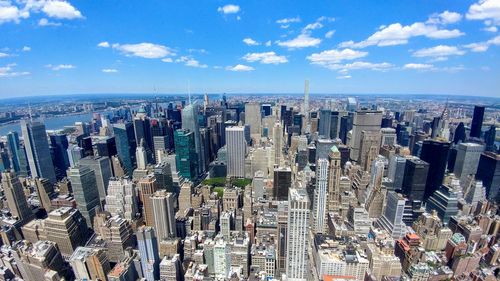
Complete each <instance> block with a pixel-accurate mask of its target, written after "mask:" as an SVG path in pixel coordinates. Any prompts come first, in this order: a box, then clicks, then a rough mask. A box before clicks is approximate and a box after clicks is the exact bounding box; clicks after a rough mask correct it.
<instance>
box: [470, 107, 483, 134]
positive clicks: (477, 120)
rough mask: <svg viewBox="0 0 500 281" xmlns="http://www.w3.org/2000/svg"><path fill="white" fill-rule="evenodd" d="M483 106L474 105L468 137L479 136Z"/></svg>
mask: <svg viewBox="0 0 500 281" xmlns="http://www.w3.org/2000/svg"><path fill="white" fill-rule="evenodd" d="M483 118H484V106H477V105H476V106H474V115H473V116H472V123H471V125H470V137H471V138H480V137H481V127H482V126H483Z"/></svg>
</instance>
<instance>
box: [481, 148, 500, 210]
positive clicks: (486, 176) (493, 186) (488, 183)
mask: <svg viewBox="0 0 500 281" xmlns="http://www.w3.org/2000/svg"><path fill="white" fill-rule="evenodd" d="M476 179H477V180H481V181H483V186H484V187H485V188H486V196H487V197H488V199H490V200H494V201H495V202H497V203H500V155H499V154H496V153H494V152H484V153H483V154H481V157H480V158H479V165H478V166H477V173H476Z"/></svg>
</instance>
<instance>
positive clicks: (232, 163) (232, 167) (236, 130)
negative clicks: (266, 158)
mask: <svg viewBox="0 0 500 281" xmlns="http://www.w3.org/2000/svg"><path fill="white" fill-rule="evenodd" d="M246 146H247V144H246V141H245V132H244V127H243V126H237V127H229V128H226V148H227V175H228V177H235V178H243V177H245V154H246Z"/></svg>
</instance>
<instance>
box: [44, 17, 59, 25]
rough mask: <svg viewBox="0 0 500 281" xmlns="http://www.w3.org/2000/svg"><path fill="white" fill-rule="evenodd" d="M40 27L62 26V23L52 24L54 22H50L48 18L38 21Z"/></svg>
mask: <svg viewBox="0 0 500 281" xmlns="http://www.w3.org/2000/svg"><path fill="white" fill-rule="evenodd" d="M38 25H39V26H60V25H61V23H59V22H52V21H49V20H48V19H46V18H41V19H40V20H39V21H38Z"/></svg>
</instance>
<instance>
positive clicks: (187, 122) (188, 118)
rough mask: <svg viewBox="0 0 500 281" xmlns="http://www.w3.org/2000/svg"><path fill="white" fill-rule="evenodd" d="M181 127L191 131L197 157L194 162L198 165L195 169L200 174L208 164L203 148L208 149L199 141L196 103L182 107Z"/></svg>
mask: <svg viewBox="0 0 500 281" xmlns="http://www.w3.org/2000/svg"><path fill="white" fill-rule="evenodd" d="M182 129H183V130H189V131H190V132H193V138H194V149H195V152H196V157H197V159H198V160H197V161H196V164H197V165H198V166H197V169H198V170H197V171H198V174H201V173H203V172H204V171H205V170H206V165H208V163H207V161H206V160H205V152H204V150H205V149H208V147H204V146H203V145H202V142H201V135H200V125H199V123H198V105H197V104H196V103H192V104H189V105H187V106H186V107H184V108H183V109H182ZM176 151H177V145H176Z"/></svg>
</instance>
